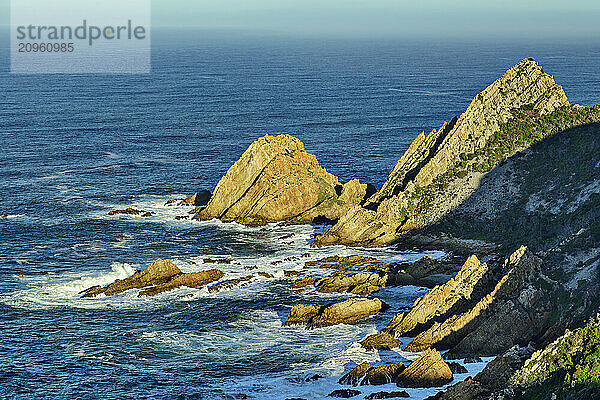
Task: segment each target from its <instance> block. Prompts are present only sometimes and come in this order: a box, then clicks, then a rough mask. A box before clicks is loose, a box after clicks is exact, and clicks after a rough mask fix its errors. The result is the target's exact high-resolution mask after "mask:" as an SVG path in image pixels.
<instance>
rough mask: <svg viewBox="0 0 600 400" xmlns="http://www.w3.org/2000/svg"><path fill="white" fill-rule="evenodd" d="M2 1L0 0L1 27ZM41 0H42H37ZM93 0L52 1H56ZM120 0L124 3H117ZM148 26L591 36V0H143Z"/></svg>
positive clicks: (598, 25)
mask: <svg viewBox="0 0 600 400" xmlns="http://www.w3.org/2000/svg"><path fill="white" fill-rule="evenodd" d="M10 1H20V0H0V2H1V3H0V4H2V7H0V13H1V14H0V15H1V16H2V25H8V24H9V22H8V21H9V15H10V12H9V4H10ZM40 1H43V2H48V1H50V0H40ZM69 1H71V2H73V1H75V2H77V3H79V4H81V3H82V2H98V1H101V0H53V2H54V3H56V2H69ZM124 1H127V0H124ZM151 2H152V24H153V26H154V27H195V28H201V29H231V30H249V31H262V32H272V33H281V34H290V35H296V36H347V37H367V38H368V37H394V38H401V37H404V38H418V37H437V38H453V37H456V38H469V39H477V38H489V37H492V38H493V37H503V38H512V37H515V38H517V37H518V38H532V39H535V38H549V39H551V38H574V37H581V38H588V39H589V38H592V39H598V40H600V1H598V0H560V1H559V0H504V1H498V0H452V1H448V0H423V1H419V0H411V1H408V0H362V1H358V0H151Z"/></svg>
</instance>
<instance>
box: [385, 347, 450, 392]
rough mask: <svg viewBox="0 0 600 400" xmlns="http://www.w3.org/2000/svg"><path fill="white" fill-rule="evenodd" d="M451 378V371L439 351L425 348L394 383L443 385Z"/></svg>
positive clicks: (403, 385)
mask: <svg viewBox="0 0 600 400" xmlns="http://www.w3.org/2000/svg"><path fill="white" fill-rule="evenodd" d="M452 379H453V376H452V371H450V367H449V366H448V364H447V363H446V362H445V361H444V360H442V356H441V355H440V353H438V352H437V351H436V350H434V349H427V350H425V351H424V352H423V353H422V354H421V356H420V357H419V358H418V359H416V360H415V361H413V362H412V363H411V364H410V365H409V366H408V368H406V369H405V370H404V371H402V372H401V373H400V374H399V375H398V377H397V379H396V383H397V385H398V386H402V387H420V388H426V387H435V386H443V385H445V384H446V383H448V382H450V381H452Z"/></svg>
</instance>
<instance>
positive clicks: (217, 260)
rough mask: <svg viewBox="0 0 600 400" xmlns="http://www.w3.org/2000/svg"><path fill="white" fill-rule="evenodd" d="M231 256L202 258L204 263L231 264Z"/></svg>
mask: <svg viewBox="0 0 600 400" xmlns="http://www.w3.org/2000/svg"><path fill="white" fill-rule="evenodd" d="M232 261H233V260H232V259H231V258H205V259H204V260H202V262H204V264H231V262H232Z"/></svg>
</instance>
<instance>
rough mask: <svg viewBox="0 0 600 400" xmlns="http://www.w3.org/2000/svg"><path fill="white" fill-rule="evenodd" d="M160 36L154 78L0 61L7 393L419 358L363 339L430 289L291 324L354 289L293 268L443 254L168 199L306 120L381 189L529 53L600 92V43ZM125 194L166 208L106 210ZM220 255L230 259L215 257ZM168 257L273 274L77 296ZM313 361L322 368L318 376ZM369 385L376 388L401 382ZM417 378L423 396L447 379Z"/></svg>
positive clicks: (149, 389) (282, 388)
mask: <svg viewBox="0 0 600 400" xmlns="http://www.w3.org/2000/svg"><path fill="white" fill-rule="evenodd" d="M153 37H155V38H156V39H155V48H154V51H153V73H152V75H149V76H101V75H93V76H58V75H57V76H13V75H9V74H7V73H6V72H2V73H1V74H0V80H1V81H2V83H3V87H4V88H6V90H5V91H4V93H3V94H2V95H1V96H2V105H1V106H0V114H1V116H2V121H3V127H4V128H3V129H4V135H3V146H2V148H3V150H2V152H1V153H0V155H1V161H2V162H1V163H0V175H1V177H2V179H1V180H0V215H4V214H7V215H8V218H3V219H0V328H1V329H0V350H1V351H0V396H1V397H7V398H17V399H21V398H22V399H28V398H36V399H54V398H81V399H112V398H122V399H138V398H154V399H164V398H177V399H243V398H250V399H281V400H283V399H285V398H287V397H303V398H306V399H320V398H324V397H325V396H326V395H327V394H328V393H330V392H331V391H333V390H335V389H339V388H341V386H339V385H337V383H336V382H337V380H338V379H339V377H340V376H341V375H342V374H343V373H345V372H347V371H348V370H349V369H350V368H351V367H352V366H353V365H354V364H356V363H360V362H362V361H369V362H371V363H375V364H376V363H378V362H392V361H406V360H412V359H414V358H416V357H417V355H416V354H410V353H404V352H401V351H398V352H382V353H379V354H378V353H376V352H366V351H364V350H362V349H361V348H360V347H359V346H358V344H357V342H358V341H360V340H362V339H363V338H364V337H366V336H367V335H369V334H371V333H374V332H376V330H377V329H380V328H381V327H382V326H383V325H385V323H387V321H388V320H389V318H390V317H391V316H392V315H393V314H394V313H395V312H397V311H399V310H403V309H407V308H408V307H410V305H411V304H412V303H413V301H414V300H415V299H416V298H418V297H419V296H422V295H423V294H424V293H425V290H424V289H423V288H418V287H412V286H409V287H402V288H387V289H385V290H382V291H381V292H379V293H377V294H376V296H377V297H379V298H381V299H382V300H383V301H385V302H386V303H388V304H390V305H391V306H392V307H391V308H390V310H388V311H386V312H385V313H382V314H380V315H378V316H376V317H373V318H370V319H367V320H364V321H361V322H359V323H357V324H355V325H339V326H334V327H329V328H324V329H316V330H310V331H309V330H304V329H302V328H301V327H290V328H283V327H281V324H282V322H283V321H284V320H285V318H286V316H287V313H288V312H289V310H290V309H291V307H292V306H293V305H294V304H297V303H318V304H325V303H327V302H331V301H339V300H343V299H345V298H347V297H348V295H331V294H330V295H324V294H316V293H314V292H313V291H310V290H307V291H304V292H301V293H296V292H293V291H291V290H290V289H289V286H290V284H291V283H292V282H293V281H294V280H295V279H297V278H294V277H289V278H288V277H285V276H284V272H283V271H285V270H301V269H302V267H303V265H304V262H305V261H308V260H313V259H318V258H321V257H324V256H328V255H334V254H335V255H351V254H362V255H369V256H373V257H377V258H379V259H381V260H384V261H404V260H408V261H411V260H416V259H418V258H420V257H421V256H423V255H425V254H428V255H431V256H434V257H441V256H442V254H441V253H425V252H421V251H418V250H414V249H412V250H410V251H402V250H396V249H389V248H388V249H374V250H373V249H347V248H343V247H333V248H327V249H318V250H315V249H311V248H310V247H309V244H310V242H311V240H312V238H313V236H314V234H316V233H319V232H321V231H322V230H323V229H325V227H322V226H315V227H313V226H278V225H269V226H267V227H265V228H247V227H243V226H240V225H237V224H223V223H221V222H218V221H209V222H202V223H200V222H194V221H190V220H179V221H176V220H175V217H176V216H181V215H186V214H187V212H188V211H189V208H186V207H165V206H164V203H165V202H166V201H167V200H168V199H170V198H184V197H185V196H187V195H189V194H191V193H193V192H195V191H198V190H200V189H209V190H212V189H213V188H214V186H215V185H216V183H217V181H218V180H219V178H220V177H221V176H222V175H223V174H224V173H225V172H226V171H227V169H228V168H229V166H230V165H231V164H232V163H233V162H235V160H236V159H237V158H238V157H239V156H240V155H241V153H242V152H243V151H244V150H245V149H246V147H247V146H248V145H249V144H250V143H251V142H252V141H253V140H255V139H256V138H258V137H260V136H262V135H264V134H265V133H271V134H275V133H279V132H287V133H290V134H293V135H295V136H297V137H298V138H300V139H301V140H302V141H303V142H304V143H305V145H306V148H307V150H308V151H309V152H311V153H314V154H316V156H317V159H318V160H319V162H320V163H321V165H322V166H324V167H325V168H326V169H327V170H328V171H330V172H332V173H333V174H335V175H337V176H339V177H340V180H341V181H344V182H345V181H347V180H349V179H351V178H360V180H361V181H362V182H370V183H373V184H375V185H376V186H378V187H379V186H381V184H382V183H383V181H384V180H385V178H386V175H387V173H388V171H390V170H391V168H392V167H393V165H394V163H395V162H396V161H397V159H398V158H399V157H400V155H401V154H402V152H403V151H404V150H405V149H406V148H407V147H408V145H409V144H410V142H411V141H412V139H413V138H414V137H415V136H416V135H417V134H418V133H420V132H421V130H426V131H429V130H430V129H432V128H434V127H439V126H440V125H441V123H442V122H443V121H444V120H450V119H451V118H452V117H453V116H454V115H458V114H460V113H461V112H462V111H463V110H464V109H465V108H466V107H467V106H468V104H469V102H470V99H471V98H473V97H474V96H475V95H476V94H477V93H478V92H479V91H481V90H482V89H483V88H485V86H487V85H488V84H490V83H491V82H492V81H493V80H494V79H496V78H497V77H499V76H500V75H501V74H502V73H503V72H504V71H505V70H506V69H507V68H509V67H510V66H512V65H513V64H515V63H516V62H518V61H519V60H521V59H522V58H524V57H527V56H531V57H534V58H536V59H537V60H538V61H539V62H540V63H541V64H542V66H543V67H544V69H545V70H546V71H548V72H549V73H551V74H553V75H554V76H555V77H556V79H557V81H558V82H559V83H560V84H562V85H564V88H565V91H566V93H567V95H568V96H569V98H570V100H571V101H572V102H578V103H582V104H591V103H592V102H593V101H594V99H598V98H600V96H599V94H600V93H599V91H600V88H598V86H597V85H591V84H590V82H592V81H593V79H595V74H596V73H597V71H596V70H595V69H596V68H597V65H598V61H600V60H599V57H600V49H599V48H598V46H597V45H592V46H588V45H584V44H582V45H580V46H578V47H577V48H574V46H572V45H570V46H561V45H560V44H552V45H545V44H512V45H498V44H480V45H475V44H448V43H446V44H442V43H400V42H376V41H375V42H341V41H337V42H335V41H318V40H297V39H289V38H287V39H285V38H280V39H273V38H264V37H262V38H261V37H249V36H244V37H234V36H227V35H225V36H223V34H214V33H207V32H199V33H197V34H196V36H194V37H193V39H190V38H189V37H187V36H186V37H178V36H177V34H176V33H168V32H158V33H157V34H156V35H154V36H153ZM0 51H3V52H7V50H6V49H2V50H0ZM2 59H3V60H4V59H6V60H7V59H8V57H4V58H2ZM3 67H4V69H3V71H6V70H7V66H6V65H4V66H3ZM126 207H134V208H138V209H142V210H145V211H151V212H153V213H154V215H153V216H151V217H147V218H142V217H130V216H108V215H107V213H108V211H110V210H114V209H116V208H126ZM290 234H292V236H289V235H290ZM307 252H308V253H309V254H310V256H309V257H308V258H301V256H302V255H303V254H305V253H307ZM209 257H213V258H216V257H231V258H232V259H233V260H234V263H232V264H227V265H215V264H204V263H203V259H204V258H209ZM156 258H170V259H173V260H174V262H175V263H176V264H177V265H178V267H179V268H181V269H182V271H184V272H192V271H199V270H203V269H207V268H213V267H215V268H219V269H221V270H223V271H224V272H225V273H226V277H225V278H224V279H231V278H235V277H241V276H245V275H248V274H256V273H257V272H259V271H260V272H268V273H269V274H272V275H273V278H264V277H257V278H255V279H253V280H252V281H251V282H250V283H249V284H248V285H245V286H243V287H240V288H234V289H231V290H226V291H223V292H220V293H216V294H210V293H208V290H207V289H206V288H201V289H185V288H182V289H178V290H175V291H172V292H169V293H163V294H161V295H159V296H156V297H153V298H138V297H137V292H136V291H130V292H126V293H123V294H121V295H118V296H114V297H111V298H106V297H98V298H95V299H82V298H80V295H79V292H80V291H81V290H83V289H86V288H88V287H90V286H93V285H105V284H108V283H110V282H112V281H114V280H115V279H122V278H125V277H127V276H129V275H131V274H132V273H133V272H134V271H135V270H136V269H138V268H144V267H145V266H147V265H148V264H149V263H150V262H152V261H153V260H155V259H156ZM290 258H291V259H290ZM286 259H288V261H286ZM274 263H275V264H274ZM245 266H246V267H252V266H256V267H257V268H256V269H254V270H250V271H247V270H244V268H243V267H245ZM308 273H309V274H312V275H318V274H326V273H328V272H327V271H324V270H321V269H318V268H309V269H308ZM403 340H404V342H406V341H407V340H408V339H407V338H405V339H403ZM484 361H487V359H486V360H484ZM466 367H467V369H468V374H463V375H457V376H456V379H455V381H458V380H460V379H464V378H465V377H466V376H467V375H474V374H476V373H477V372H478V371H479V370H481V369H482V368H483V364H482V363H480V364H466ZM315 374H319V375H321V376H323V378H322V379H318V380H316V381H310V382H306V378H307V377H312V376H314V375H315ZM358 390H360V391H361V392H362V394H361V396H357V397H356V398H360V399H362V398H364V396H366V395H367V394H369V393H372V392H376V391H381V390H386V391H391V390H398V389H397V388H396V387H395V385H384V386H379V387H364V386H363V387H359V388H358ZM408 391H409V393H410V394H411V398H413V399H422V398H425V397H427V396H428V395H431V394H433V393H435V392H436V391H437V389H422V390H421V389H410V390H408Z"/></svg>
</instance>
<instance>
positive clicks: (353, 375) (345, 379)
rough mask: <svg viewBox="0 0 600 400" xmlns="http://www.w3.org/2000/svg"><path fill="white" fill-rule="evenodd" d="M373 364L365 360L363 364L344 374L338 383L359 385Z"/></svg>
mask: <svg viewBox="0 0 600 400" xmlns="http://www.w3.org/2000/svg"><path fill="white" fill-rule="evenodd" d="M371 368H372V367H371V364H370V363H368V362H366V361H365V362H363V363H362V364H359V365H357V366H356V367H355V368H354V369H353V370H351V371H350V372H348V373H347V374H346V375H344V376H342V377H341V378H340V379H339V381H338V383H339V384H340V385H352V386H358V384H359V383H360V382H361V381H362V379H363V378H364V377H365V375H366V374H367V371H368V370H370V369H371Z"/></svg>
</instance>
